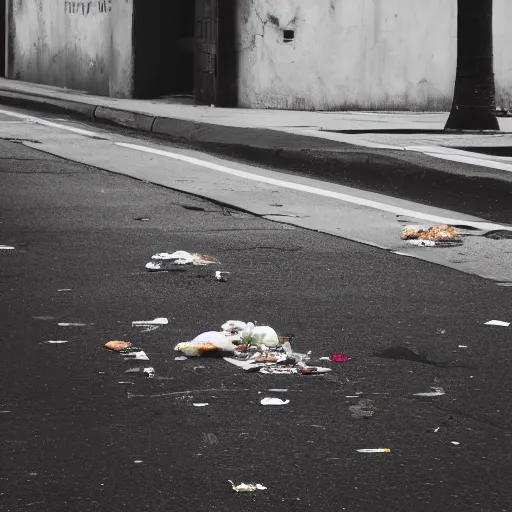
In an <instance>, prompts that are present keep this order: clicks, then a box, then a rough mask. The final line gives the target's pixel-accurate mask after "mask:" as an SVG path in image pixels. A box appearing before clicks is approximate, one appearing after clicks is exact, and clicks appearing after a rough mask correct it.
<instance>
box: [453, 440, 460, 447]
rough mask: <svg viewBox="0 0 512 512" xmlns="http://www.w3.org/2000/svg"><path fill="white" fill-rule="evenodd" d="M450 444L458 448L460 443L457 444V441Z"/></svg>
mask: <svg viewBox="0 0 512 512" xmlns="http://www.w3.org/2000/svg"><path fill="white" fill-rule="evenodd" d="M452 444H453V445H455V446H459V444H460V443H458V442H457V441H452Z"/></svg>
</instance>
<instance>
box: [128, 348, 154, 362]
mask: <svg viewBox="0 0 512 512" xmlns="http://www.w3.org/2000/svg"><path fill="white" fill-rule="evenodd" d="M123 357H124V358H126V359H133V360H135V361H149V357H148V356H147V355H146V352H144V350H139V351H137V352H125V353H123Z"/></svg>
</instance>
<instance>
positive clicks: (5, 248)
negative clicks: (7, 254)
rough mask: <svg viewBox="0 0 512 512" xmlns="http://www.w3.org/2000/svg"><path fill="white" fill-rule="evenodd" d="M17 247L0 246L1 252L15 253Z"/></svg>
mask: <svg viewBox="0 0 512 512" xmlns="http://www.w3.org/2000/svg"><path fill="white" fill-rule="evenodd" d="M15 249H16V247H13V246H12V245H0V251H14V250H15Z"/></svg>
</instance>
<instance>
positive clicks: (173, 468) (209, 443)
mask: <svg viewBox="0 0 512 512" xmlns="http://www.w3.org/2000/svg"><path fill="white" fill-rule="evenodd" d="M5 108H6V109H7V107H5ZM8 110H9V111H10V112H12V114H14V115H10V114H9V113H7V114H6V113H3V114H0V139H1V140H0V180H1V181H0V185H1V186H0V205H1V207H0V215H1V217H0V266H1V267H0V276H1V280H0V282H1V289H2V293H1V299H0V308H1V309H0V318H1V322H2V325H1V333H2V335H1V350H2V354H3V357H2V358H1V361H2V362H1V365H2V368H1V373H2V394H1V398H0V402H1V403H0V422H1V424H2V432H3V435H2V438H3V443H2V445H1V450H2V455H1V461H2V464H1V469H0V478H1V485H0V498H1V499H2V501H3V509H4V510H6V511H8V512H18V511H19V512H21V511H23V512H25V511H31V512H32V511H34V512H50V511H51V512H57V511H87V512H91V511H104V510H108V511H111V512H116V511H125V512H126V511H129V512H132V511H133V512H138V511H143V510H144V511H145V510H147V511H151V512H156V511H167V510H178V511H183V512H187V511H191V512H192V511H194V512H202V511H205V512H206V511H239V510H244V511H245V510H247V511H256V510H258V511H259V510H266V511H292V510H293V511H303V510H304V511H306V510H314V511H326V512H330V511H333V512H334V511H339V510H346V511H348V512H388V511H404V512H406V511H407V512H408V511H410V510H412V509H414V510H417V511H419V512H440V511H464V512H501V511H502V512H509V511H510V510H512V491H511V490H510V485H509V478H508V477H509V475H510V472H511V471H512V461H511V460H510V457H509V455H508V451H509V450H510V448H511V446H510V445H511V434H512V406H511V405H510V404H511V403H512V401H511V399H512V383H511V380H510V373H511V371H512V358H511V348H510V343H511V337H510V327H505V326H493V325H485V324H486V322H488V321H490V320H500V321H505V322H512V320H511V317H512V313H511V308H510V294H511V292H512V289H511V287H510V286H498V285H497V284H498V283H501V284H505V285H507V284H510V282H512V271H511V268H512V267H511V266H510V258H512V256H511V254H512V250H511V249H510V240H507V239H505V240H492V239H488V238H485V237H484V236H480V235H482V234H484V233H485V232H487V231H492V230H493V228H494V229H496V230H499V229H506V228H508V227H509V226H508V225H500V224H497V223H498V222H500V221H502V220H501V219H503V218H504V216H501V217H500V218H498V219H495V220H493V219H490V218H489V216H487V217H486V218H485V219H481V218H478V217H475V216H472V215H470V214H467V213H460V212H457V210H454V211H451V210H450V209H449V208H448V207H446V206H445V207H443V209H441V208H437V207H433V206H428V205H425V204H415V203H412V202H411V201H409V200H408V199H407V198H399V197H389V198H385V197H384V196H380V195H379V194H376V193H372V192H368V191H360V190H349V189H348V187H344V186H343V185H340V184H331V183H329V182H328V181H325V180H324V181H319V180H316V179H315V177H314V176H312V177H310V178H305V177H303V176H298V175H290V174H285V173H281V172H279V170H277V169H274V170H269V169H267V168H256V167H255V166H249V165H248V164H246V163H243V162H239V163H237V162H234V161H227V160H226V161H223V160H221V159H220V157H218V156H214V155H212V154H207V153H201V154H199V152H197V151H193V150H189V149H184V148H182V147H179V146H178V145H176V144H171V143H165V142H163V141H161V140H156V139H155V140H154V141H150V140H148V138H147V137H146V138H145V139H142V138H141V139H137V138H135V137H134V136H129V135H127V134H126V133H123V132H121V131H120V130H119V131H116V130H115V129H114V128H106V127H104V126H100V125H98V126H97V128H92V127H91V126H90V125H86V124H85V123H84V124H81V123H78V122H75V121H70V120H66V119H58V118H56V116H53V117H52V116H46V117H45V116H43V115H41V114H36V113H32V114H31V113H27V112H24V111H21V110H16V109H14V108H10V107H9V109H8ZM3 112H5V110H3ZM29 115H33V116H37V117H38V118H41V119H43V122H42V123H39V122H35V121H33V120H30V119H28V118H27V116H29ZM16 116H17V117H16ZM24 116H25V117H24ZM62 127H64V128H62ZM141 148H142V149H141ZM148 148H149V150H148ZM167 153H169V154H172V155H174V156H169V155H168V154H167ZM144 219H145V220H144ZM436 219H437V220H436ZM443 219H451V220H457V221H460V224H461V225H463V226H465V227H466V229H463V231H464V235H465V243H464V246H463V247H457V248H443V249H437V248H436V249H429V248H424V247H413V246H410V247H408V246H406V244H405V243H404V242H402V241H401V240H400V229H401V227H402V226H403V225H404V224H406V223H409V222H414V223H418V222H421V221H422V220H423V221H424V222H427V224H432V223H436V222H441V221H442V220H443ZM492 222H496V224H492ZM2 246H5V247H6V248H5V249H1V247H2ZM7 247H12V248H13V249H7ZM177 250H185V251H190V252H197V253H200V254H207V255H211V256H213V257H215V258H217V259H218V260H219V261H220V264H219V265H216V266H206V267H186V268H185V269H184V271H182V272H148V271H147V269H146V268H145V265H146V263H147V262H148V261H149V260H150V259H151V256H152V255H154V254H156V253H160V252H166V251H169V252H173V251H177ZM215 270H222V271H226V272H230V274H229V275H228V278H227V281H226V282H219V281H217V280H216V279H215V277H214V275H215ZM160 317H163V318H168V321H169V323H168V324H167V325H162V326H160V327H158V328H157V329H154V330H149V329H147V330H145V329H140V328H138V327H133V326H132V322H134V321H141V320H151V319H155V318H160ZM227 320H242V321H244V322H248V321H257V323H258V324H260V325H270V326H272V327H273V328H274V329H275V330H276V331H277V332H278V333H279V335H286V334H287V333H293V334H294V335H295V337H294V339H293V348H294V349H296V350H297V351H298V352H304V353H305V352H308V351H310V350H311V351H312V355H311V361H312V362H314V364H318V365H320V366H326V367H328V368H331V369H332V371H331V372H330V373H328V374H325V375H311V376H307V375H263V374H260V373H245V372H244V371H243V370H241V369H240V368H237V367H235V366H233V365H230V364H229V363H227V362H226V361H224V360H223V359H222V358H217V357H200V358H188V359H187V360H176V359H175V357H177V356H179V355H180V354H178V353H177V352H175V351H174V346H175V345H176V344H177V343H179V342H182V341H188V340H191V339H192V338H194V337H195V336H196V335H198V334H200V333H201V332H204V331H212V330H220V327H221V325H222V324H223V323H224V322H226V321H227ZM59 323H64V324H76V325H59ZM110 340H124V341H128V342H131V343H132V344H133V345H134V346H135V347H140V348H142V349H143V350H144V351H145V352H146V353H147V355H148V357H149V362H145V363H144V364H139V363H137V362H133V361H126V360H124V359H123V357H121V356H120V355H119V354H116V353H114V352H111V351H108V350H106V349H105V348H104V345H105V343H107V342H108V341H110ZM51 341H53V342H55V341H60V342H65V343H50V342H51ZM335 354H343V355H346V356H348V357H350V358H351V360H350V361H348V362H333V361H331V360H328V361H325V360H320V358H322V357H331V356H332V355H335ZM144 367H153V368H154V372H155V376H154V378H147V376H145V375H144V374H143V373H142V372H139V373H135V372H130V371H129V370H133V369H136V368H144ZM127 371H128V373H127ZM425 393H430V394H431V395H432V396H421V394H425ZM265 397H276V398H282V399H283V400H289V403H287V404H285V405H282V406H277V407H276V406H265V405H262V404H261V400H262V399H263V398H265ZM194 404H196V406H194ZM198 404H208V405H206V406H203V407H197V405H198ZM375 448H387V449H389V450H390V452H389V453H361V452H358V451H357V450H360V449H375ZM228 480H232V481H234V482H235V483H237V484H239V483H241V482H244V483H259V484H262V485H263V486H265V487H267V489H266V490H258V491H256V492H254V493H235V492H234V491H233V490H232V488H231V484H230V483H229V482H228Z"/></svg>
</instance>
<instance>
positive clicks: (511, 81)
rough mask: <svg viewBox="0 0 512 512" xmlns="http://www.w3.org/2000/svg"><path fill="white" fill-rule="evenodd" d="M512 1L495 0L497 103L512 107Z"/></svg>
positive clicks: (494, 27)
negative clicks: (511, 25)
mask: <svg viewBox="0 0 512 512" xmlns="http://www.w3.org/2000/svg"><path fill="white" fill-rule="evenodd" d="M511 19H512V2H511V1H510V0H494V13H493V25H494V26H493V30H494V74H495V81H496V105H498V106H502V107H507V108H511V107H512V30H511V28H510V20H511Z"/></svg>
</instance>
